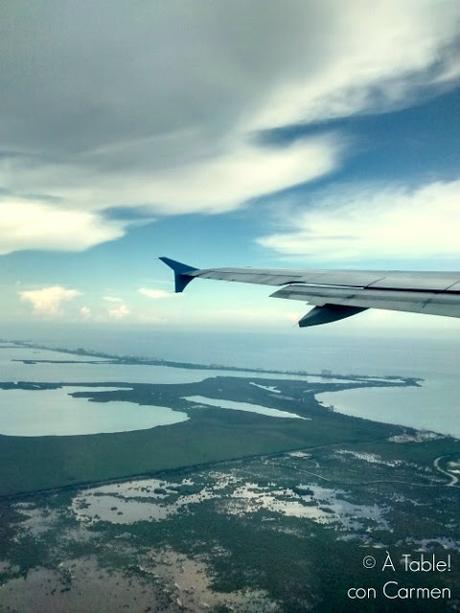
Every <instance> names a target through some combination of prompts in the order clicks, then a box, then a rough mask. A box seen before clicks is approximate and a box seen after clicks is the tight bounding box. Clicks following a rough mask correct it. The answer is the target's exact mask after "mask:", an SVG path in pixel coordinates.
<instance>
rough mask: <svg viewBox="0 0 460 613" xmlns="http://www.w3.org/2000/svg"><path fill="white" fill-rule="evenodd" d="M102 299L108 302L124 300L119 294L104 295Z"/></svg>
mask: <svg viewBox="0 0 460 613" xmlns="http://www.w3.org/2000/svg"><path fill="white" fill-rule="evenodd" d="M102 300H105V301H106V302H123V300H122V299H121V298H119V297H118V296H103V298H102Z"/></svg>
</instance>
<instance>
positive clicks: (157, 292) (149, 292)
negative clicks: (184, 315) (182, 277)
mask: <svg viewBox="0 0 460 613" xmlns="http://www.w3.org/2000/svg"><path fill="white" fill-rule="evenodd" d="M137 291H138V292H139V294H142V295H143V296H146V297H147V298H154V299H159V298H171V297H173V296H175V295H176V294H172V293H171V292H167V291H166V290H164V289H149V288H148V287H140V288H139V289H138V290H137Z"/></svg>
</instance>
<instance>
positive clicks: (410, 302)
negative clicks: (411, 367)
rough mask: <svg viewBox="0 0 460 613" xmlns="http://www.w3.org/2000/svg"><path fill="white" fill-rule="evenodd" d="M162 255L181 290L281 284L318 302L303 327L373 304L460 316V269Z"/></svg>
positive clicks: (295, 296)
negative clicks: (185, 260) (201, 262)
mask: <svg viewBox="0 0 460 613" xmlns="http://www.w3.org/2000/svg"><path fill="white" fill-rule="evenodd" d="M160 260H162V261H163V262H164V263H165V264H167V266H169V267H170V268H172V269H173V271H174V279H175V291H176V292H182V291H183V290H184V289H185V287H186V286H187V285H188V284H189V283H190V282H191V281H193V279H196V278H201V279H216V280H221V281H236V282H240V283H255V284H260V285H271V286H281V287H280V289H278V290H277V291H275V292H274V293H273V294H271V296H272V297H273V298H285V299H288V300H301V301H303V302H308V303H309V304H312V305H314V308H313V309H312V310H311V311H309V312H308V313H307V314H306V315H305V316H304V317H302V319H301V320H300V321H299V326H300V327H302V328H303V327H307V326H315V325H319V324H323V323H329V322H332V321H337V320H339V319H344V318H345V317H350V316H352V315H355V314H357V313H360V312H362V311H365V310H366V309H370V308H375V309H389V310H395V311H409V312H412V313H427V314H431V315H444V316H447V317H460V272H421V271H416V272H406V271H395V270H380V271H364V270H363V271H353V270H289V269H269V268H205V269H198V268H194V267H192V266H187V265H186V264H182V263H181V262H176V261H175V260H171V259H170V258H166V257H161V258H160Z"/></svg>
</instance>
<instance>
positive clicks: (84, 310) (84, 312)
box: [80, 306, 91, 319]
mask: <svg viewBox="0 0 460 613" xmlns="http://www.w3.org/2000/svg"><path fill="white" fill-rule="evenodd" d="M80 317H81V318H82V319H90V317H91V309H90V308H89V307H87V306H82V307H81V309H80Z"/></svg>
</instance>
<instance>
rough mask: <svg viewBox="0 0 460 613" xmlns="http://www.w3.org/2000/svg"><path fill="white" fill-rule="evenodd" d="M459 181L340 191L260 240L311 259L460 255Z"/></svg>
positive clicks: (285, 252) (408, 257) (281, 249)
mask: <svg viewBox="0 0 460 613" xmlns="http://www.w3.org/2000/svg"><path fill="white" fill-rule="evenodd" d="M459 227H460V181H451V182H434V183H430V184H427V185H425V186H423V187H419V188H416V189H407V188H404V187H400V186H388V187H383V188H382V187H380V188H379V186H376V185H374V186H367V187H361V188H358V187H355V188H354V189H352V190H349V191H348V193H347V192H346V191H345V193H344V191H341V190H339V189H337V190H335V192H334V194H331V195H330V196H329V197H328V198H327V199H324V200H323V201H321V202H319V203H317V206H315V207H313V208H311V209H309V210H307V211H306V212H304V213H303V214H300V215H299V214H297V215H295V223H294V224H293V225H292V227H291V228H289V229H288V230H287V231H286V232H279V233H275V234H272V235H268V236H264V237H262V238H260V239H258V242H259V243H260V244H261V245H263V246H264V247H269V248H271V249H274V250H275V251H277V252H278V253H281V254H284V255H301V256H308V257H309V258H312V259H321V260H328V259H332V260H338V259H344V260H349V259H354V258H362V259H369V258H371V259H372V258H380V259H382V258H392V259H395V258H402V259H406V258H407V259H411V258H413V259H419V258H431V257H443V256H445V257H458V256H459V255H460V242H459V238H458V228H459Z"/></svg>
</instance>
